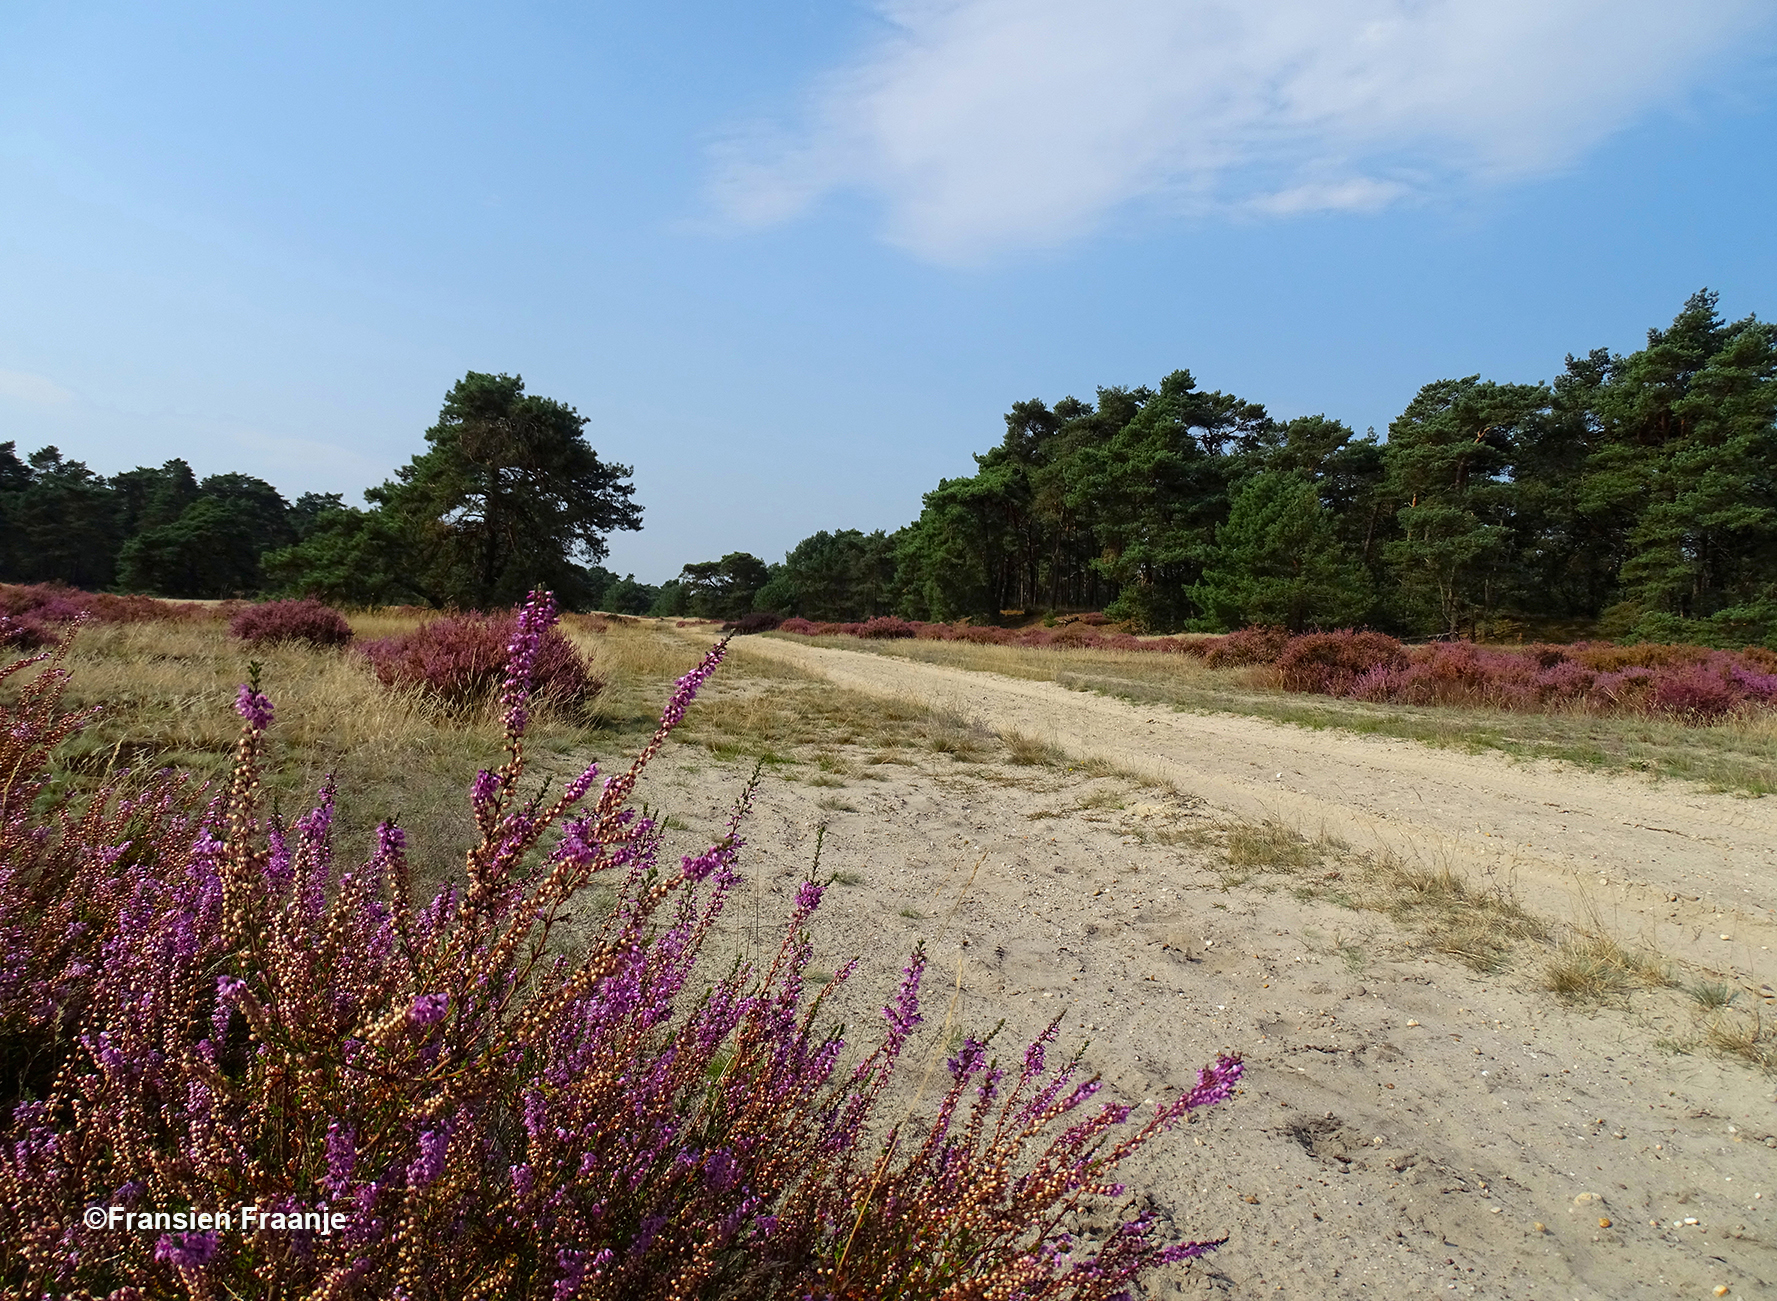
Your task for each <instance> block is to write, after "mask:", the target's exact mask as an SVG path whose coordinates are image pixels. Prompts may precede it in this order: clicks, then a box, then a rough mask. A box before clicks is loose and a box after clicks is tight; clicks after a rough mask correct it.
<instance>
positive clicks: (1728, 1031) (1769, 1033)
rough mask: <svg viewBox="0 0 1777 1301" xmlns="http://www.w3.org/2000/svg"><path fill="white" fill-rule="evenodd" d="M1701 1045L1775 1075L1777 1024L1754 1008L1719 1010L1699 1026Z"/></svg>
mask: <svg viewBox="0 0 1777 1301" xmlns="http://www.w3.org/2000/svg"><path fill="white" fill-rule="evenodd" d="M1703 1042H1704V1043H1706V1044H1708V1045H1709V1046H1710V1047H1711V1048H1713V1049H1715V1050H1716V1051H1717V1052H1719V1053H1722V1054H1725V1055H1726V1056H1728V1057H1734V1058H1738V1059H1739V1060H1740V1061H1743V1062H1746V1063H1747V1064H1749V1065H1752V1066H1756V1067H1758V1068H1759V1069H1760V1070H1763V1071H1777V1022H1774V1021H1772V1020H1770V1019H1768V1018H1767V1017H1766V1016H1765V1015H1764V1013H1763V1011H1761V1010H1760V1009H1759V1008H1757V1007H1753V1008H1748V1009H1747V1010H1745V1011H1736V1010H1732V1009H1723V1010H1721V1011H1718V1012H1716V1013H1715V1014H1714V1015H1712V1016H1710V1017H1709V1018H1708V1020H1707V1021H1705V1022H1704V1025H1703Z"/></svg>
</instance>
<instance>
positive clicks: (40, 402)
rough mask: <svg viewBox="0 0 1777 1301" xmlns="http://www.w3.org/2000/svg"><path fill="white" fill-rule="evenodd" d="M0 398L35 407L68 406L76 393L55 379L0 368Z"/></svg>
mask: <svg viewBox="0 0 1777 1301" xmlns="http://www.w3.org/2000/svg"><path fill="white" fill-rule="evenodd" d="M0 398H11V399H12V400H13V401H14V402H23V403H26V404H27V405H29V406H34V407H60V406H66V405H67V404H68V403H70V402H72V401H73V400H74V395H73V394H72V393H70V392H69V391H68V390H67V389H65V388H63V387H62V386H61V385H60V384H57V383H55V382H54V381H53V380H48V379H45V378H44V377H43V376H41V375H33V374H31V373H30V372H29V371H24V370H0Z"/></svg>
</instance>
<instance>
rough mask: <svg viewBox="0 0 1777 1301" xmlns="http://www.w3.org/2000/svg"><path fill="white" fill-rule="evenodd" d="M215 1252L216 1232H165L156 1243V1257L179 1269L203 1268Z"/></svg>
mask: <svg viewBox="0 0 1777 1301" xmlns="http://www.w3.org/2000/svg"><path fill="white" fill-rule="evenodd" d="M215 1254H216V1235H215V1234H214V1233H163V1234H161V1235H160V1241H159V1242H157V1243H155V1244H154V1258H155V1259H156V1260H164V1261H166V1262H167V1263H168V1264H170V1265H173V1266H174V1267H175V1268H178V1269H201V1268H203V1267H204V1266H205V1265H208V1264H209V1263H210V1259H211V1258H212V1257H213V1256H215Z"/></svg>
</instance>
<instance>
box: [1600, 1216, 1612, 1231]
mask: <svg viewBox="0 0 1777 1301" xmlns="http://www.w3.org/2000/svg"><path fill="white" fill-rule="evenodd" d="M1598 1227H1599V1228H1601V1229H1608V1228H1609V1227H1610V1217H1609V1216H1608V1215H1600V1216H1599V1217H1598Z"/></svg>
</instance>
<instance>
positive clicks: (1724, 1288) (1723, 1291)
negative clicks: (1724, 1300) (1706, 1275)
mask: <svg viewBox="0 0 1777 1301" xmlns="http://www.w3.org/2000/svg"><path fill="white" fill-rule="evenodd" d="M1727 1294H1728V1285H1727V1284H1726V1283H1717V1284H1716V1285H1715V1295H1717V1296H1726V1295H1727Z"/></svg>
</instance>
